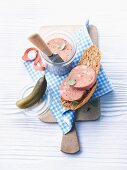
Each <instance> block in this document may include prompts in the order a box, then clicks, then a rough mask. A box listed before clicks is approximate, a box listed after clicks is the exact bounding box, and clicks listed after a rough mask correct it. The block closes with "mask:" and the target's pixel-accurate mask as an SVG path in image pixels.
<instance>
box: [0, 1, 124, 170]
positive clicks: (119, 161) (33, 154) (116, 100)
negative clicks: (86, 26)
mask: <svg viewBox="0 0 127 170" xmlns="http://www.w3.org/2000/svg"><path fill="white" fill-rule="evenodd" d="M70 7H72V2H71V1H69V2H68V1H67V0H65V1H64V3H63V4H62V7H61V2H60V1H58V0H54V1H50V3H49V1H48V0H47V1H39V0H36V1H34V0H31V1H25V0H22V1H14V0H12V1H9V0H8V1H7V0H2V1H1V2H0V170H8V169H10V170H17V169H18V170H20V169H21V170H28V169H31V170H36V169H37V170H40V169H42V168H43V169H45V170H50V169H51V170H54V169H55V170H57V169H61V170H63V169H64V170H65V169H68V170H70V169H74V170H76V169H78V170H84V169H88V170H92V169H93V168H94V170H96V169H97V170H98V169H102V168H103V169H107V168H108V169H118V170H121V169H122V170H124V169H126V168H127V149H126V146H127V135H126V134H127V85H126V84H127V67H126V65H127V56H126V45H127V34H126V32H127V6H126V1H124V0H122V1H120V0H118V1H117V2H116V1H109V0H107V1H101V0H89V1H87V2H84V1H81V0H78V1H76V2H73V8H70ZM65 9H66V13H65ZM87 16H88V17H89V18H90V20H91V23H93V24H95V25H96V26H97V27H98V29H99V40H100V43H99V44H100V49H101V51H102V55H103V58H102V64H103V66H104V68H105V70H106V73H107V75H108V76H109V78H110V79H111V81H112V84H113V87H114V92H113V93H111V94H108V95H106V96H104V97H103V98H101V112H102V116H101V118H100V119H99V120H98V121H96V122H86V123H77V126H76V127H77V129H78V134H79V138H80V145H81V150H82V152H81V153H80V154H77V155H73V156H72V155H71V156H69V155H65V154H64V153H61V152H60V151H59V146H60V142H61V130H60V128H59V127H58V125H57V124H55V125H53V126H52V124H42V122H40V121H39V120H38V119H37V118H34V117H27V116H25V115H23V113H22V112H21V111H19V110H18V109H17V108H16V107H15V101H16V99H17V94H18V93H19V91H20V90H21V89H22V87H23V86H25V85H27V84H29V83H30V82H31V79H30V77H29V76H28V74H27V73H26V71H25V69H24V68H23V65H22V61H21V56H22V54H23V51H24V50H25V49H26V48H27V47H30V46H31V44H30V43H29V42H28V41H27V39H26V37H27V36H28V35H29V34H30V33H32V32H34V31H37V30H38V29H39V27H40V26H41V25H55V24H57V25H60V24H63V25H66V24H67V25H73V24H74V25H81V24H83V23H84V20H85V18H86V17H87ZM5 66H6V67H5ZM49 162H50V163H49Z"/></svg>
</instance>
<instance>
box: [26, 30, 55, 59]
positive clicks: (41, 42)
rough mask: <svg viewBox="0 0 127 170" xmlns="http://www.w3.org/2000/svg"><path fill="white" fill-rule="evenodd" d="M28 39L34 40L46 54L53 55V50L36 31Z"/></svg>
mask: <svg viewBox="0 0 127 170" xmlns="http://www.w3.org/2000/svg"><path fill="white" fill-rule="evenodd" d="M28 40H29V41H30V42H32V44H34V45H35V46H36V47H37V48H39V50H41V51H42V52H43V53H44V54H46V55H47V56H51V55H52V52H51V50H50V49H49V48H48V46H47V44H46V43H45V42H44V40H43V39H42V38H41V36H40V35H39V34H38V33H34V34H32V35H30V36H29V37H28Z"/></svg>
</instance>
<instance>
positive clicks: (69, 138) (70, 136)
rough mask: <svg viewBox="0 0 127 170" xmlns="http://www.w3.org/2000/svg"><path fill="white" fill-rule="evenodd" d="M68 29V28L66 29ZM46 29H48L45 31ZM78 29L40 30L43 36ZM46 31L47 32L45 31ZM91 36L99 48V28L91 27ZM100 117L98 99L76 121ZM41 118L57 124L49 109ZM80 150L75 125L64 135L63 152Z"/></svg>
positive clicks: (87, 106)
mask: <svg viewBox="0 0 127 170" xmlns="http://www.w3.org/2000/svg"><path fill="white" fill-rule="evenodd" d="M65 27H66V28H65ZM45 28H47V29H46V30H45ZM78 28H80V26H57V27H55V26H52V27H50V28H49V27H42V28H41V29H40V34H42V36H43V34H44V33H45V32H48V31H50V29H51V30H53V29H54V30H60V29H61V30H67V31H70V32H71V31H75V30H77V29H78ZM42 30H43V31H44V30H45V32H43V31H42ZM89 34H90V37H91V39H92V41H93V43H94V44H95V45H96V46H98V31H97V28H96V27H95V26H93V25H90V26H89ZM99 117H100V99H99V98H98V99H96V100H94V101H92V102H89V103H87V104H85V105H84V106H83V107H82V108H80V109H79V110H77V113H76V121H92V120H96V119H98V118H99ZM39 118H40V120H41V121H43V122H50V123H53V122H56V119H55V117H54V116H53V115H52V113H51V111H50V109H48V110H47V111H46V112H45V113H42V114H41V115H39ZM79 150H80V145H79V140H78V136H77V132H76V126H75V124H74V125H73V127H72V130H71V131H70V132H69V133H67V134H66V135H64V134H63V137H62V142H61V151H62V152H65V153H71V154H72V153H76V152H78V151H79Z"/></svg>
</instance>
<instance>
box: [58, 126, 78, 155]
mask: <svg viewBox="0 0 127 170" xmlns="http://www.w3.org/2000/svg"><path fill="white" fill-rule="evenodd" d="M79 150H80V147H79V143H78V137H77V132H76V127H75V125H74V126H73V128H72V130H71V131H70V132H69V133H67V134H66V135H63V138H62V142H61V151H62V152H65V153H70V154H72V153H76V152H78V151H79Z"/></svg>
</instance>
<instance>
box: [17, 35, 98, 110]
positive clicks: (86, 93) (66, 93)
mask: <svg viewBox="0 0 127 170" xmlns="http://www.w3.org/2000/svg"><path fill="white" fill-rule="evenodd" d="M28 39H29V40H30V41H31V42H32V43H33V44H34V45H36V46H37V47H38V48H39V49H40V50H41V51H43V53H44V54H45V56H46V57H45V56H44V55H42V57H41V56H40V53H39V51H38V50H37V49H36V48H29V49H27V50H26V52H25V53H24V55H23V57H22V59H23V60H25V61H33V68H34V69H35V70H40V71H41V70H44V69H48V68H49V67H50V64H52V66H51V67H50V69H49V71H50V72H51V73H53V74H57V75H63V74H65V73H67V72H70V73H69V75H68V77H66V78H65V79H64V80H63V82H62V83H61V85H60V88H59V92H60V95H61V99H60V100H61V104H62V105H63V106H64V107H66V108H68V109H71V110H76V109H78V108H80V107H81V106H83V105H84V104H85V103H86V102H87V101H88V100H89V99H90V97H91V96H92V94H93V93H94V91H95V89H96V86H97V82H96V81H97V74H98V73H99V69H100V59H101V54H100V51H99V49H98V48H97V47H96V46H95V45H92V46H91V47H90V48H88V49H86V50H85V51H84V53H83V55H82V57H81V59H80V61H79V63H78V65H77V66H76V67H75V68H73V69H71V70H70V67H69V69H68V65H66V64H65V63H67V64H68V63H69V65H70V64H72V62H73V60H71V58H74V55H73V50H72V49H73V48H72V45H71V44H70V43H69V42H68V41H67V40H66V39H63V38H58V37H57V38H52V39H50V40H48V41H47V42H45V41H44V40H43V39H42V38H41V36H40V35H39V34H33V35H31V36H30V37H29V38H28ZM44 58H45V59H44ZM59 58H61V59H59ZM70 60H71V61H70ZM45 61H47V62H46V63H45ZM58 61H59V62H58ZM43 62H44V63H43ZM51 62H52V63H51ZM46 64H47V65H46ZM56 64H58V65H57V67H56ZM62 64H63V65H64V66H63V65H62ZM66 70H67V71H66ZM38 82H39V83H37V84H36V86H35V88H34V90H33V92H32V93H31V94H30V95H29V96H27V97H25V98H23V99H21V100H19V101H18V102H17V103H16V105H17V106H18V107H20V108H26V107H30V106H32V105H33V104H35V103H36V102H37V101H38V100H39V99H40V97H42V95H43V94H44V93H45V90H46V84H47V83H46V79H45V77H44V78H43V81H42V83H40V82H41V81H40V80H38ZM38 84H40V85H38ZM39 88H40V89H39ZM43 88H44V89H43ZM38 90H40V93H41V94H42V95H40V94H39V95H37V94H38V92H37V91H38Z"/></svg>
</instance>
